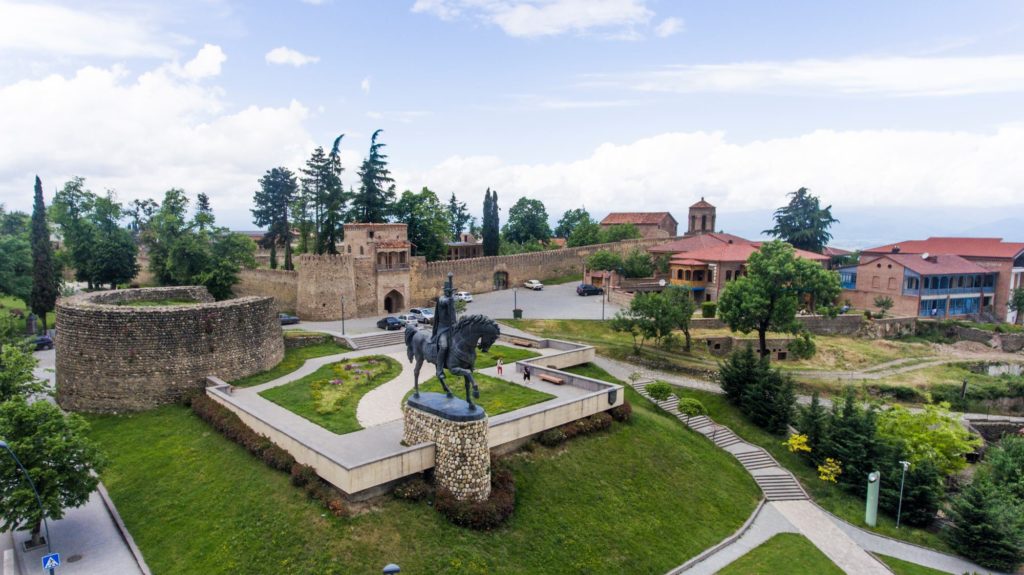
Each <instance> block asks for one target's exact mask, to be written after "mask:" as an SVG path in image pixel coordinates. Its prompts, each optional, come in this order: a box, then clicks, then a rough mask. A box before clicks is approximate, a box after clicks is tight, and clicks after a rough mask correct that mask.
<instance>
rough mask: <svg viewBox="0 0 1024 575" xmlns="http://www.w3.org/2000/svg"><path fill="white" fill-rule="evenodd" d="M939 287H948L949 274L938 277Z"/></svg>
mask: <svg viewBox="0 0 1024 575" xmlns="http://www.w3.org/2000/svg"><path fill="white" fill-rule="evenodd" d="M939 289H949V276H942V277H941V278H939Z"/></svg>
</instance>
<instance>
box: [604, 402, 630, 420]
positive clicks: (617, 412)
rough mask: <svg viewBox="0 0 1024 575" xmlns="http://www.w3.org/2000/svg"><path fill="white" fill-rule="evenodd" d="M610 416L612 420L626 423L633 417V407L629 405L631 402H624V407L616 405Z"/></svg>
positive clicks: (610, 411) (609, 412) (609, 411)
mask: <svg viewBox="0 0 1024 575" xmlns="http://www.w3.org/2000/svg"><path fill="white" fill-rule="evenodd" d="M608 414H609V415H611V416H612V419H614V420H615V421H618V422H620V423H625V422H627V421H629V418H630V417H632V416H633V405H632V404H631V403H629V401H623V402H622V405H616V406H615V407H613V408H611V409H609V410H608Z"/></svg>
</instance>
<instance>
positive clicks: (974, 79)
mask: <svg viewBox="0 0 1024 575" xmlns="http://www.w3.org/2000/svg"><path fill="white" fill-rule="evenodd" d="M1022 24H1024V4H1021V3H1020V2H985V3H984V4H975V3H963V2H899V3H893V2H858V3H839V2H772V3H764V2H738V1H737V2H714V3H709V2H667V1H654V0H650V1H644V0H589V1H587V0H408V1H398V0H391V1H386V2H355V1H343V0H323V1H322V2H319V3H313V2H301V1H293V2H290V1H284V0H281V1H274V2H229V1H216V0H205V1H198V0H196V1H188V0H186V1H183V2H176V3H173V5H171V4H170V3H152V4H146V3H132V2H116V3H115V2H68V3H58V2H53V3H46V2H34V3H31V4H29V3H19V2H8V1H6V0H0V110H2V112H0V133H3V134H4V135H5V136H4V138H3V139H0V158H2V159H0V203H4V204H6V205H7V206H8V208H14V209H27V208H28V207H29V205H30V197H29V192H30V190H31V182H32V180H31V178H32V176H33V175H34V174H36V173H38V174H39V175H40V176H41V177H42V178H43V180H44V184H45V186H46V189H47V192H48V193H52V191H53V190H54V189H56V188H57V187H59V185H60V184H61V183H62V182H63V181H64V180H65V179H66V178H68V177H69V176H71V175H82V176H85V177H86V178H87V180H88V182H89V185H90V187H92V188H93V189H94V190H95V191H102V190H104V189H113V190H115V191H116V192H117V194H118V197H119V198H121V199H122V200H130V199H133V198H136V197H148V196H156V197H158V196H160V195H161V194H162V191H163V190H165V189H167V188H169V187H183V188H185V189H186V190H187V191H189V192H191V193H197V192H201V191H202V192H206V193H208V194H209V195H210V196H211V197H212V198H213V202H214V208H215V210H216V212H217V215H218V218H219V219H220V221H221V222H222V223H224V224H227V225H230V226H232V227H235V228H247V227H252V226H251V223H250V221H249V215H248V208H249V207H250V200H251V195H252V190H253V189H254V187H255V183H256V180H257V179H258V178H259V176H260V175H261V174H262V173H263V171H265V170H266V169H269V168H271V167H274V166H277V165H284V166H289V167H292V168H297V167H298V166H299V165H300V164H301V162H302V161H303V160H304V158H305V157H307V156H308V154H309V152H310V151H311V149H312V147H313V146H315V145H323V146H328V145H329V144H330V142H331V141H332V140H333V138H334V137H335V136H336V135H337V134H339V133H345V134H346V137H345V140H344V145H343V148H344V150H345V153H344V155H343V158H344V160H345V164H346V167H347V168H348V171H347V172H346V174H345V177H344V180H345V182H346V184H353V183H354V182H355V171H356V169H357V167H358V162H359V160H360V158H361V157H362V155H363V154H364V153H365V149H366V147H367V145H368V138H369V134H370V133H372V132H373V130H374V129H376V128H383V129H384V130H385V132H384V136H383V139H384V141H385V142H386V143H387V144H388V152H389V153H390V157H391V161H392V168H393V171H394V173H395V175H396V177H397V179H398V182H399V185H400V187H401V188H411V189H418V188H419V187H421V186H424V185H426V186H429V187H430V188H431V189H434V190H435V191H437V192H438V193H439V194H441V195H442V196H444V197H447V196H448V195H449V194H450V193H452V192H454V193H455V194H456V195H458V196H459V198H460V199H462V200H465V201H467V202H468V203H469V204H470V207H471V208H472V209H473V210H474V211H475V212H479V210H480V203H481V201H482V194H483V190H484V189H485V188H487V187H488V186H490V187H492V188H497V189H498V190H499V191H500V192H501V197H502V204H503V206H505V207H507V206H510V205H511V204H512V202H513V201H514V200H515V199H516V198H518V197H521V196H530V197H534V198H538V199H541V200H542V201H544V202H545V203H546V205H547V206H548V211H549V213H550V214H551V216H552V218H553V219H555V218H557V217H558V215H560V214H561V212H562V211H564V210H565V209H568V208H572V207H577V206H579V205H584V206H586V207H587V208H588V209H590V210H591V212H593V213H594V214H595V215H603V214H604V213H606V212H608V211H611V210H651V211H660V210H670V211H672V212H673V213H674V214H675V215H676V217H677V219H680V220H682V219H684V218H683V217H682V216H683V215H684V214H685V208H686V206H688V205H689V204H690V203H692V202H694V201H696V200H697V199H699V197H701V196H705V197H707V198H708V200H710V201H712V202H713V203H715V204H716V205H718V206H719V208H720V211H721V212H722V214H723V217H720V218H719V221H720V222H722V225H723V227H725V228H726V229H727V230H728V231H735V232H738V233H746V234H754V233H756V232H757V231H758V230H760V229H763V228H764V227H768V223H769V222H768V221H765V220H766V218H767V217H769V216H768V215H769V214H770V211H771V209H772V208H774V207H775V206H777V205H779V204H780V203H781V202H783V201H785V194H786V193H787V192H789V191H792V190H794V189H796V188H797V187H800V186H808V187H810V188H811V189H812V191H814V192H815V193H818V194H819V195H821V196H822V198H823V199H824V200H825V201H826V202H828V203H831V204H833V205H834V209H835V212H836V215H837V216H838V217H839V218H840V220H843V222H844V223H843V224H841V225H840V226H839V227H838V228H837V230H836V236H837V240H840V241H839V242H838V243H843V241H845V243H847V244H849V245H854V244H861V243H872V242H875V241H878V242H879V243H880V242H882V241H889V240H898V239H902V237H903V236H902V235H900V234H902V233H904V232H911V231H913V232H914V233H924V234H927V233H929V232H933V233H936V234H938V233H957V232H960V231H967V230H971V231H972V233H974V230H976V229H979V228H980V229H982V230H984V229H985V225H986V222H990V221H996V220H1002V224H1001V225H1002V227H1001V228H1000V229H1006V228H1009V229H1011V230H1012V229H1013V227H1014V226H1013V222H1014V221H1016V220H1015V218H1018V217H1019V216H1018V214H1020V213H1021V208H1022V206H1024V192H1022V190H1024V164H1022V163H1021V162H1020V161H1019V151H1020V150H1021V149H1024V148H1022V145H1024V122H1022V117H1021V116H1022V111H1021V106H1020V102H1021V92H1022V91H1024V45H1022V44H1024V40H1022V37H1024V36H1022V34H1021V32H1022V29H1021V26H1022ZM880 210H885V211H886V212H887V213H888V214H892V213H905V214H907V215H908V216H909V217H910V218H911V219H913V218H914V217H915V216H917V217H920V218H925V216H926V215H927V217H926V219H927V220H929V222H930V225H925V226H916V227H910V228H906V229H904V230H893V229H892V228H893V226H892V225H891V223H882V220H880V222H879V223H878V225H876V226H873V225H872V214H873V213H878V212H879V211H880ZM729 214H735V217H733V218H732V219H731V220H730V217H729ZM944 214H951V215H953V214H955V215H957V218H945V217H943V215H944ZM957 219H959V221H955V220H957ZM951 220H952V221H951ZM730 221H731V222H732V223H733V225H732V227H730ZM885 221H888V220H885ZM1007 222H1009V223H1007ZM844 230H846V231H845V232H844ZM1016 239H1024V234H1021V235H1020V236H1019V237H1017V238H1016Z"/></svg>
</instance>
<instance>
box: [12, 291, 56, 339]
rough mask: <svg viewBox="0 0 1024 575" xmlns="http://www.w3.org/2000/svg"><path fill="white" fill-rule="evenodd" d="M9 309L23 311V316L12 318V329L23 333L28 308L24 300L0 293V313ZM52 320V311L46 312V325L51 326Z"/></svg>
mask: <svg viewBox="0 0 1024 575" xmlns="http://www.w3.org/2000/svg"><path fill="white" fill-rule="evenodd" d="M10 310H21V311H22V312H23V313H24V317H22V318H21V319H18V318H14V329H15V330H17V333H25V322H26V321H27V318H28V313H29V310H28V308H27V307H26V306H25V302H23V301H21V300H20V299H18V298H16V297H14V296H9V295H4V294H0V313H2V314H7V313H9V311H10ZM53 321H54V313H53V312H50V313H48V314H46V327H49V328H52V327H53ZM40 327H42V326H40Z"/></svg>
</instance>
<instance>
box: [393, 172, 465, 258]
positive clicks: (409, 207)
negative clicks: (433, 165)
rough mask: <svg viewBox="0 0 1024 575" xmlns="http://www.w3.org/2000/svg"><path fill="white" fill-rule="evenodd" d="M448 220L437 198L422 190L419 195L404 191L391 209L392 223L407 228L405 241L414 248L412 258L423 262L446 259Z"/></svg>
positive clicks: (446, 212)
mask: <svg viewBox="0 0 1024 575" xmlns="http://www.w3.org/2000/svg"><path fill="white" fill-rule="evenodd" d="M448 216H449V212H448V210H447V209H445V206H444V205H443V204H442V203H441V201H440V200H439V199H438V197H437V194H435V193H434V192H432V191H430V189H429V188H426V187H424V188H423V189H422V190H420V192H419V193H413V192H410V191H408V190H406V191H405V192H403V193H402V197H401V198H399V200H398V202H397V203H396V204H395V207H394V218H395V221H397V222H400V223H403V224H405V225H406V226H407V228H406V229H407V231H408V237H409V241H410V242H412V243H413V244H414V245H415V246H416V247H415V249H416V251H415V255H418V256H424V257H426V258H427V261H436V260H442V259H444V258H445V257H446V256H447V245H446V242H447V240H448V238H449V237H451V236H450V234H451V230H452V223H451V221H449V219H448Z"/></svg>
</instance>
